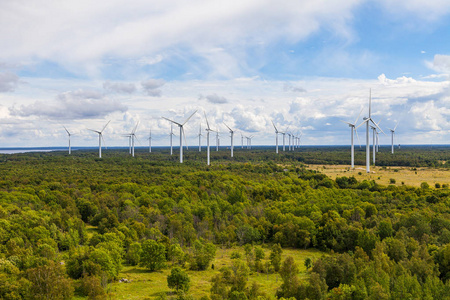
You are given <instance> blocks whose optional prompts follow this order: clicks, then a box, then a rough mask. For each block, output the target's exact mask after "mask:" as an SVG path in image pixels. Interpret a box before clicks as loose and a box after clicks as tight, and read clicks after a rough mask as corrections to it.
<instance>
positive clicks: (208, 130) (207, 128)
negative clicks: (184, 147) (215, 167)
mask: <svg viewBox="0 0 450 300" xmlns="http://www.w3.org/2000/svg"><path fill="white" fill-rule="evenodd" d="M203 113H204V114H205V120H206V157H207V158H206V164H207V165H208V166H209V165H210V153H211V149H210V148H209V133H210V132H214V130H212V129H211V128H210V127H209V123H208V118H207V117H206V113H205V112H203Z"/></svg>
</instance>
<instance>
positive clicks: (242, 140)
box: [241, 132, 244, 149]
mask: <svg viewBox="0 0 450 300" xmlns="http://www.w3.org/2000/svg"><path fill="white" fill-rule="evenodd" d="M241 145H242V146H241V148H242V149H244V136H243V135H242V132H241Z"/></svg>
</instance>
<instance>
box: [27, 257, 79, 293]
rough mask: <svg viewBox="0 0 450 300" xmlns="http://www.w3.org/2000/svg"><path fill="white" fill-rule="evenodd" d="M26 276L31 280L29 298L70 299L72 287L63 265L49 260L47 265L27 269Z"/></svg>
mask: <svg viewBox="0 0 450 300" xmlns="http://www.w3.org/2000/svg"><path fill="white" fill-rule="evenodd" d="M26 278H27V279H28V280H29V281H30V282H31V288H30V290H29V292H30V295H29V296H30V299H36V300H38V299H55V300H56V299H71V298H72V296H73V291H74V289H73V287H72V284H71V281H70V279H69V278H67V275H66V273H65V272H64V269H63V267H62V266H61V265H60V264H58V263H55V262H53V261H50V262H49V264H48V265H45V266H41V267H37V268H32V269H28V270H27V271H26Z"/></svg>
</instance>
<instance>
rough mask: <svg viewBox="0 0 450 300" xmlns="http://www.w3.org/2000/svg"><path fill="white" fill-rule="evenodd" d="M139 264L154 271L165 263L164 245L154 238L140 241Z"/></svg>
mask: <svg viewBox="0 0 450 300" xmlns="http://www.w3.org/2000/svg"><path fill="white" fill-rule="evenodd" d="M139 265H140V266H142V267H145V268H147V269H149V270H150V271H156V270H160V269H162V268H164V266H165V265H166V247H165V246H164V245H163V244H161V243H158V242H157V241H154V240H146V241H144V242H143V243H142V253H141V259H140V263H139Z"/></svg>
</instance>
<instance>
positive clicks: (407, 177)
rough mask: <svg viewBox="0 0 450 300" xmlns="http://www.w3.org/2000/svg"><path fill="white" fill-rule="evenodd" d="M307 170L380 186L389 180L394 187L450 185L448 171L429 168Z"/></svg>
mask: <svg viewBox="0 0 450 300" xmlns="http://www.w3.org/2000/svg"><path fill="white" fill-rule="evenodd" d="M308 168H309V169H311V170H317V171H320V172H322V173H324V174H326V175H327V176H329V177H330V178H332V179H336V177H342V176H347V177H349V176H355V178H356V179H357V180H358V181H362V180H375V182H376V183H378V184H381V185H389V184H391V183H390V179H391V178H393V179H395V184H396V185H402V183H404V184H405V185H408V186H414V187H420V184H421V183H422V182H426V183H428V184H429V185H430V187H434V185H435V183H439V184H441V186H442V185H443V184H450V170H448V169H442V168H440V169H438V168H431V167H424V168H412V167H377V166H375V167H373V166H372V167H371V168H370V173H366V167H365V166H355V170H352V171H351V170H350V165H309V166H308Z"/></svg>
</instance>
